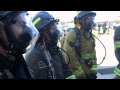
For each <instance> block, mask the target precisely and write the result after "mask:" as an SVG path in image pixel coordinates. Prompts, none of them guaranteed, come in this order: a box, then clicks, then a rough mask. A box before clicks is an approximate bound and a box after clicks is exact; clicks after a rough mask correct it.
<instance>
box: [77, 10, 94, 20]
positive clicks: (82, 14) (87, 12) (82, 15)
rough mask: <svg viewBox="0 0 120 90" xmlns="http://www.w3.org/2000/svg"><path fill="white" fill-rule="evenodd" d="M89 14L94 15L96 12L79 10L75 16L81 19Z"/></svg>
mask: <svg viewBox="0 0 120 90" xmlns="http://www.w3.org/2000/svg"><path fill="white" fill-rule="evenodd" d="M90 14H92V15H95V16H96V13H95V12H92V11H81V12H80V13H79V14H78V15H77V18H78V19H81V18H83V17H84V16H86V15H90Z"/></svg>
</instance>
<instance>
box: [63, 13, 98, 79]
mask: <svg viewBox="0 0 120 90" xmlns="http://www.w3.org/2000/svg"><path fill="white" fill-rule="evenodd" d="M95 16H96V13H94V12H92V11H81V12H79V13H78V15H77V16H76V17H75V18H74V23H75V27H74V28H73V30H72V31H71V32H69V33H68V34H67V36H66V37H65V40H64V42H62V44H63V45H61V46H62V47H61V48H62V49H63V50H65V51H66V52H67V53H68V54H69V56H70V64H69V68H70V70H71V71H72V72H73V74H74V75H75V76H76V77H77V79H96V78H97V76H96V74H97V59H96V51H95V40H94V37H93V35H92V33H91V32H92V31H91V30H92V28H93V26H94V24H95V23H94V17H95ZM63 56H64V58H65V61H66V62H68V56H67V55H66V54H64V53H63Z"/></svg>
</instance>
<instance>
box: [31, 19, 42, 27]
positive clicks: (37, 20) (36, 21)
mask: <svg viewBox="0 0 120 90" xmlns="http://www.w3.org/2000/svg"><path fill="white" fill-rule="evenodd" d="M40 20H41V18H37V19H36V20H35V21H34V22H33V24H34V25H36V24H37V23H38V22H39V21H40Z"/></svg>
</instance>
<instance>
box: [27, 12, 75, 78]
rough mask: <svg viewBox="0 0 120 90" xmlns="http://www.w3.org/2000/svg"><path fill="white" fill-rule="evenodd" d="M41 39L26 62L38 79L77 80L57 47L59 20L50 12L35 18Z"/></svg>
mask: <svg viewBox="0 0 120 90" xmlns="http://www.w3.org/2000/svg"><path fill="white" fill-rule="evenodd" d="M32 21H33V24H34V25H35V27H36V28H37V30H38V31H39V38H38V40H37V42H36V44H35V47H34V48H33V49H32V51H31V52H30V54H29V55H28V57H27V59H26V62H27V64H28V66H29V68H30V69H31V70H32V71H33V75H34V76H35V78H36V79H75V75H73V74H72V72H71V71H70V70H69V69H68V66H67V64H66V63H65V60H64V58H63V56H62V53H61V51H60V49H59V47H58V46H57V43H58V38H59V35H60V32H59V31H58V29H57V23H58V20H56V19H54V17H53V16H52V15H51V14H49V13H48V12H45V11H44V12H39V13H37V14H36V15H35V17H34V18H33V20H32Z"/></svg>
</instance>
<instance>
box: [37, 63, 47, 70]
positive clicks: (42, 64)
mask: <svg viewBox="0 0 120 90" xmlns="http://www.w3.org/2000/svg"><path fill="white" fill-rule="evenodd" d="M38 66H39V68H40V69H42V68H46V67H47V66H46V64H45V63H44V62H43V61H39V62H38Z"/></svg>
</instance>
